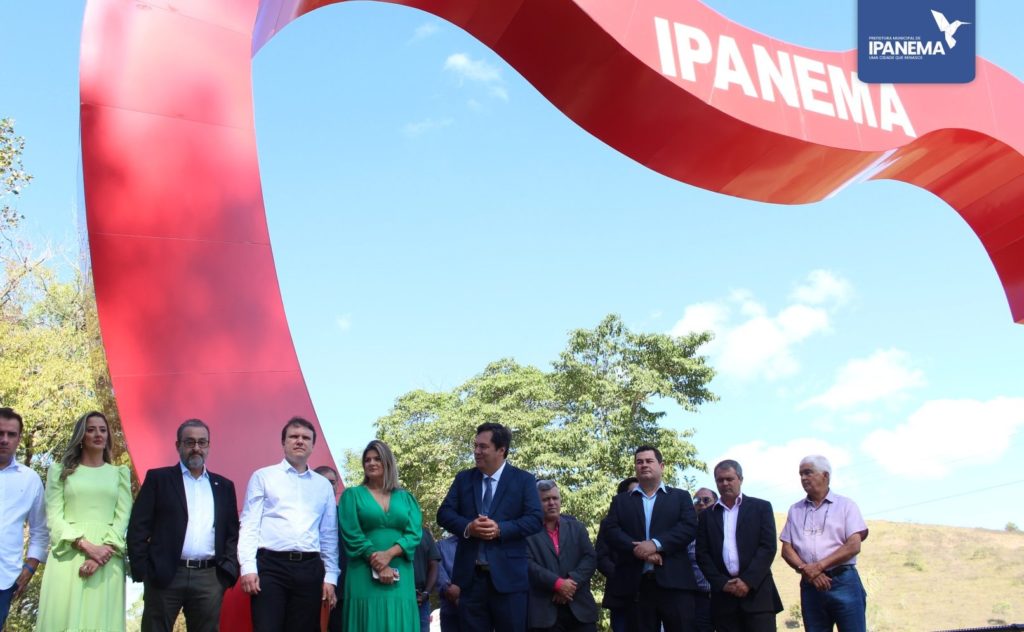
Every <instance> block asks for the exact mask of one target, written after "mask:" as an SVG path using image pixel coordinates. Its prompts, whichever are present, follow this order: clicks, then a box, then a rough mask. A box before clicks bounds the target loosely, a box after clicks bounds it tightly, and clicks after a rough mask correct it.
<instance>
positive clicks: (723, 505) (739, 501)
mask: <svg viewBox="0 0 1024 632" xmlns="http://www.w3.org/2000/svg"><path fill="white" fill-rule="evenodd" d="M742 504H743V492H740V494H739V496H737V497H736V504H735V505H733V506H732V507H728V506H726V504H725V503H723V502H722V499H721V498H719V499H718V501H717V502H716V503H715V505H716V506H717V505H721V506H722V509H724V510H726V511H732V510H734V509H739V508H740V505H742Z"/></svg>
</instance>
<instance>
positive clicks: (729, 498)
mask: <svg viewBox="0 0 1024 632" xmlns="http://www.w3.org/2000/svg"><path fill="white" fill-rule="evenodd" d="M714 475H715V483H716V484H717V485H718V493H719V495H720V498H719V499H718V502H717V503H715V505H714V506H713V507H712V508H710V509H707V510H705V511H704V512H702V513H701V515H700V521H699V525H698V527H697V563H698V564H699V565H700V569H701V572H703V573H704V577H706V578H707V580H708V582H709V583H710V584H711V620H712V622H713V623H714V625H715V629H716V630H719V631H720V632H772V631H774V630H775V629H776V627H775V615H776V614H777V613H779V612H781V611H782V600H781V599H780V598H779V591H778V590H776V589H775V581H774V580H773V579H772V568H771V567H772V561H773V560H774V559H775V552H776V550H777V547H778V545H777V544H776V542H775V514H774V513H773V512H772V505H771V503H769V502H768V501H766V500H761V499H760V498H754V497H753V496H744V495H743V494H742V493H741V492H740V487H741V485H742V484H743V468H742V467H741V466H740V464H739V463H737V462H736V461H732V460H726V461H722V462H721V463H719V464H718V465H716V466H715V470H714Z"/></svg>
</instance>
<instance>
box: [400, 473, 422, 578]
mask: <svg viewBox="0 0 1024 632" xmlns="http://www.w3.org/2000/svg"><path fill="white" fill-rule="evenodd" d="M402 494H403V495H404V496H405V498H406V501H407V502H408V504H409V508H408V512H409V521H408V522H407V523H406V525H405V529H403V530H402V535H401V537H399V538H398V542H396V543H395V544H397V545H398V546H400V547H402V551H404V552H405V557H406V559H408V560H409V561H410V562H411V561H412V560H413V557H415V555H416V547H417V546H419V543H420V539H421V538H422V537H423V512H422V511H421V510H420V504H419V503H418V502H416V497H415V496H413V495H412V494H410V493H409V492H408V491H406V490H402Z"/></svg>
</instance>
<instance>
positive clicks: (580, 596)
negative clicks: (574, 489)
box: [526, 481, 597, 632]
mask: <svg viewBox="0 0 1024 632" xmlns="http://www.w3.org/2000/svg"><path fill="white" fill-rule="evenodd" d="M537 491H538V492H540V505H541V507H542V508H543V509H544V530H543V531H541V532H540V533H535V534H533V535H531V536H530V537H528V538H526V550H527V552H528V553H529V555H530V614H529V617H528V622H529V625H530V630H531V631H532V632H597V603H596V602H595V601H594V595H593V594H592V593H591V592H590V578H591V577H592V576H593V575H594V571H595V570H597V554H596V553H595V552H594V545H592V544H591V543H590V535H589V534H588V533H587V528H586V527H585V526H583V523H581V522H580V521H578V520H576V519H575V518H569V517H566V516H563V515H562V495H561V493H560V492H559V491H558V485H556V484H555V482H554V481H537Z"/></svg>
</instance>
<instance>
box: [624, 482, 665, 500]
mask: <svg viewBox="0 0 1024 632" xmlns="http://www.w3.org/2000/svg"><path fill="white" fill-rule="evenodd" d="M664 491H666V489H665V481H662V482H661V483H659V484H658V489H656V490H654V495H655V496H657V495H658V492H664ZM629 493H630V494H640V495H641V496H643V497H644V498H650V496H648V495H647V494H645V493H644V490H642V489H641V488H640V486H639V485H637V486H636V487H634V488H633V491H631V492H629Z"/></svg>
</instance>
